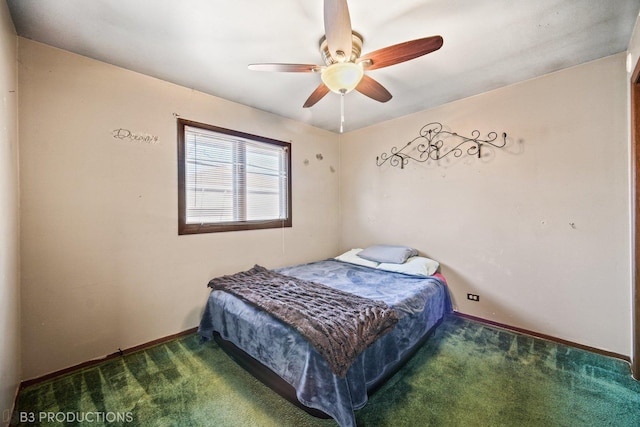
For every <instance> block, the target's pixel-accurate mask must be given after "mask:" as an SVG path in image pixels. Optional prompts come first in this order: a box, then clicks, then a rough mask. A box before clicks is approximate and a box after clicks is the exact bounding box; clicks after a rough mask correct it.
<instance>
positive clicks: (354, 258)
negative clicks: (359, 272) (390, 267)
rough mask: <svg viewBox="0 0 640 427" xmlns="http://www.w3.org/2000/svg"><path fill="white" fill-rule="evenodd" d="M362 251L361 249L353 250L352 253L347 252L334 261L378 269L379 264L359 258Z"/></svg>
mask: <svg viewBox="0 0 640 427" xmlns="http://www.w3.org/2000/svg"><path fill="white" fill-rule="evenodd" d="M361 251H362V249H360V248H356V249H351V250H350V251H347V252H345V253H343V254H342V255H338V256H337V257H335V258H334V259H337V260H338V261H344V262H349V263H351V264H358V265H363V266H365V267H371V268H376V267H377V266H378V264H379V263H377V262H374V261H369V260H367V259H364V258H360V257H359V256H358V253H359V252H361Z"/></svg>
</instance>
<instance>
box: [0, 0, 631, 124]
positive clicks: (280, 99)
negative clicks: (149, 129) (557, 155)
mask: <svg viewBox="0 0 640 427" xmlns="http://www.w3.org/2000/svg"><path fill="white" fill-rule="evenodd" d="M7 3H8V5H9V9H10V12H11V16H12V18H13V21H14V23H15V26H16V31H17V32H18V34H19V35H20V36H22V37H26V38H28V39H32V40H36V41H39V42H42V43H46V44H49V45H52V46H56V47H59V48H62V49H65V50H68V51H71V52H75V53H78V54H81V55H84V56H88V57H91V58H95V59H97V60H100V61H104V62H107V63H110V64H114V65H118V66H121V67H124V68H127V69H130V70H133V71H137V72H140V73H144V74H147V75H150V76H154V77H157V78H160V79H163V80H166V81H170V82H173V83H177V84H179V85H182V86H186V87H189V88H194V89H196V90H199V91H202V92H205V93H209V94H211V95H215V96H218V97H221V98H225V99H228V100H231V101H235V102H239V103H242V104H245V105H249V106H252V107H255V108H259V109H261V110H265V111H269V112H272V113H275V114H278V115H281V116H285V117H289V118H292V119H295V120H298V121H301V122H305V123H309V124H311V125H313V126H317V127H320V128H324V129H328V130H331V131H334V132H337V131H338V128H339V115H340V103H339V98H340V97H339V96H338V95H335V94H332V93H330V94H328V95H327V96H325V97H324V98H323V99H322V100H321V101H320V102H318V103H317V104H316V105H315V106H313V107H311V108H308V109H303V108H302V104H303V103H304V101H305V100H306V99H307V97H308V96H309V95H310V94H311V92H312V91H313V90H314V89H315V88H316V87H317V86H318V84H319V83H320V76H319V75H318V74H304V73H270V72H259V71H250V70H248V69H247V65H248V64H250V63H255V62H287V63H303V64H322V63H323V62H322V59H321V57H320V53H319V50H318V42H319V40H320V38H321V37H322V36H323V34H324V24H323V16H322V13H323V2H322V1H321V0H271V1H264V0H227V1H223V0H180V1H178V0H173V1H169V0H91V1H87V0H7ZM349 10H350V15H351V23H352V27H353V29H354V30H355V31H358V32H359V33H360V34H362V35H363V37H364V46H363V49H362V50H363V53H367V52H371V51H373V50H377V49H379V48H382V47H385V46H388V45H392V44H396V43H400V42H404V41H407V40H412V39H416V38H421V37H426V36H431V35H441V36H442V37H443V38H444V46H443V47H442V49H440V50H439V51H436V52H434V53H431V54H429V55H427V56H423V57H421V58H417V59H414V60H412V61H409V62H405V63H402V64H397V65H394V66H391V67H387V68H383V69H380V70H372V71H369V72H368V74H369V75H370V76H371V77H373V78H375V79H376V80H377V81H378V82H380V83H381V84H382V85H383V86H385V87H386V88H387V89H388V90H389V91H390V92H391V93H392V94H393V99H391V100H390V101H389V102H387V103H379V102H376V101H373V100H371V99H370V98H367V97H365V96H364V95H361V94H360V93H357V92H355V91H354V92H351V93H349V94H347V95H346V96H345V115H346V123H345V131H349V130H354V129H357V128H361V127H365V126H368V125H371V124H374V123H378V122H381V121H384V120H389V119H392V118H396V117H400V116H403V115H406V114H410V113H413V112H416V111H421V110H425V109H428V108H431V107H434V106H437V105H440V104H443V103H446V102H450V101H453V100H456V99H460V98H465V97H468V96H472V95H475V94H478V93H482V92H485V91H488V90H491V89H495V88H498V87H501V86H505V85H509V84H512V83H515V82H518V81H522V80H526V79H530V78H533V77H536V76H540V75H543V74H547V73H550V72H553V71H557V70H560V69H563V68H567V67H571V66H574V65H577V64H581V63H584V62H587V61H591V60H594V59H597V58H601V57H604V56H608V55H612V54H615V53H618V52H622V51H625V50H626V48H627V44H628V42H629V40H630V37H631V32H632V30H633V25H634V23H635V21H636V17H637V16H638V11H639V10H640V0H394V1H391V2H390V1H387V0H350V1H349Z"/></svg>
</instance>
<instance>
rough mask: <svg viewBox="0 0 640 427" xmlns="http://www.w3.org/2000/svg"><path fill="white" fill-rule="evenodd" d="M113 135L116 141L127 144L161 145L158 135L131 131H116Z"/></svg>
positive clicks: (121, 129) (112, 132)
mask: <svg viewBox="0 0 640 427" xmlns="http://www.w3.org/2000/svg"><path fill="white" fill-rule="evenodd" d="M111 135H113V137H114V138H115V139H119V140H121V141H126V142H140V143H144V144H159V143H160V141H159V138H158V137H157V136H156V135H149V134H147V133H137V132H131V131H130V130H129V129H123V128H120V129H116V130H113V131H111Z"/></svg>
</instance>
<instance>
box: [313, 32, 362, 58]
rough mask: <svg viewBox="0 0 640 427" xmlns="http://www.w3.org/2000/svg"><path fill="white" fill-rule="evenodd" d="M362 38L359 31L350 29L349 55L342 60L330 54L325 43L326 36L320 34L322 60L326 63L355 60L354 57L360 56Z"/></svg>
mask: <svg viewBox="0 0 640 427" xmlns="http://www.w3.org/2000/svg"><path fill="white" fill-rule="evenodd" d="M362 40H363V38H362V36H361V35H360V33H357V32H355V31H352V32H351V41H352V42H351V56H349V57H348V58H346V59H344V60H341V59H340V58H333V57H332V56H331V54H330V53H329V47H328V45H327V37H326V36H322V38H321V39H320V55H321V56H322V60H323V61H324V63H325V64H326V65H331V64H335V63H336V62H355V61H356V59H358V58H360V54H361V53H362ZM345 53H346V52H345Z"/></svg>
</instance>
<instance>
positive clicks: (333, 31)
mask: <svg viewBox="0 0 640 427" xmlns="http://www.w3.org/2000/svg"><path fill="white" fill-rule="evenodd" d="M324 33H325V37H326V38H327V47H328V48H329V53H330V54H331V57H332V58H333V59H335V60H337V61H340V62H341V59H340V58H341V55H340V53H338V52H342V57H343V58H346V59H349V58H350V57H351V43H352V39H351V17H350V16H349V6H347V0H324Z"/></svg>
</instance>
